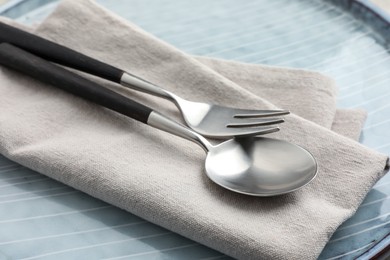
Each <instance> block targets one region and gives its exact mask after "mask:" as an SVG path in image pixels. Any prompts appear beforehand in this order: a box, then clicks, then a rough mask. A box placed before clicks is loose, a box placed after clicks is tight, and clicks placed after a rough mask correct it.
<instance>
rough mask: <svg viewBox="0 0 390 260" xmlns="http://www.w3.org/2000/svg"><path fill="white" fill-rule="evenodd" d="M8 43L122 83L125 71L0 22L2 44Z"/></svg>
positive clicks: (62, 63) (47, 58)
mask: <svg viewBox="0 0 390 260" xmlns="http://www.w3.org/2000/svg"><path fill="white" fill-rule="evenodd" d="M3 42H8V43H11V44H12V45H14V46H17V47H19V48H21V49H24V50H26V51H28V52H30V53H33V54H35V55H37V56H39V57H41V58H43V59H46V60H48V61H52V62H55V63H58V64H61V65H64V66H66V67H70V68H74V69H77V70H80V71H84V72H86V73H89V74H92V75H95V76H97V77H101V78H104V79H107V80H110V81H113V82H117V83H120V81H121V77H122V74H123V73H124V72H123V70H121V69H118V68H115V67H113V66H111V65H108V64H106V63H103V62H101V61H98V60H95V59H93V58H91V57H88V56H86V55H84V54H81V53H79V52H76V51H74V50H72V49H69V48H67V47H65V46H62V45H59V44H57V43H54V42H52V41H49V40H46V39H44V38H42V37H39V36H37V35H34V34H31V33H28V32H26V31H23V30H20V29H17V28H15V27H13V26H10V25H7V24H5V23H2V22H0V43H3Z"/></svg>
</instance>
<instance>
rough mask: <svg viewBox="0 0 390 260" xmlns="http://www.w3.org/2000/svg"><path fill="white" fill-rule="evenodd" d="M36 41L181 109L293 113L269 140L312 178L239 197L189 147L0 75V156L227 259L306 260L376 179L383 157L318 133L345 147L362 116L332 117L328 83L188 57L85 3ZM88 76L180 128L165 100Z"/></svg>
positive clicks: (69, 9)
mask: <svg viewBox="0 0 390 260" xmlns="http://www.w3.org/2000/svg"><path fill="white" fill-rule="evenodd" d="M36 33H37V34H39V35H41V36H43V37H46V38H48V39H51V40H53V41H55V42H58V43H61V44H63V45H66V46H69V47H71V48H73V49H76V50H77V51H80V52H83V53H85V54H87V55H90V56H92V57H95V58H98V59H100V60H102V61H105V62H108V63H111V64H113V65H115V66H118V67H120V68H125V69H126V70H128V71H131V72H132V73H133V74H135V75H137V76H140V77H142V78H144V79H146V80H148V81H151V82H154V83H157V84H158V85H161V86H164V87H165V88H166V89H167V90H169V91H172V92H174V93H177V94H178V95H180V96H183V97H184V98H188V99H190V100H194V101H205V102H214V103H218V104H222V105H229V106H236V107H242V108H248V107H249V108H258V109H274V108H277V107H278V106H280V107H281V108H284V109H290V110H291V111H292V112H293V114H291V115H289V116H287V117H286V123H284V124H283V125H282V130H281V131H280V132H279V133H276V134H272V135H270V136H272V137H275V138H280V139H284V140H287V141H290V142H292V143H295V144H298V145H301V146H302V147H305V148H307V149H308V150H309V151H310V152H311V153H312V154H313V155H314V156H315V157H316V158H317V160H318V164H319V172H318V177H317V178H316V179H315V180H314V181H313V182H312V183H310V184H309V185H308V186H306V187H304V188H303V189H301V190H299V191H296V192H293V193H290V194H287V195H283V196H277V197H272V198H258V197H250V196H245V195H240V194H236V193H233V192H229V191H227V190H225V189H223V188H221V187H219V186H217V185H215V184H214V183H212V182H211V181H210V180H209V179H208V178H207V177H206V175H205V174H204V166H203V165H204V158H205V155H204V152H203V150H202V149H201V148H200V147H197V146H196V144H193V143H190V142H188V141H186V140H183V139H180V138H178V137H175V136H171V135H169V134H167V133H164V132H161V131H159V130H156V129H153V128H151V127H149V126H147V125H143V124H141V123H139V122H136V121H134V120H131V119H128V118H126V117H124V116H121V115H118V114H116V113H114V112H111V111H108V110H106V109H104V108H101V107H98V106H95V105H93V104H90V103H88V102H86V101H83V100H81V99H79V98H77V97H74V96H72V95H69V94H67V93H64V92H62V91H60V90H57V89H54V88H52V87H50V86H48V85H45V84H42V83H39V82H37V81H35V80H32V79H31V78H29V77H25V76H22V75H20V74H18V73H15V72H13V71H10V70H8V69H5V68H1V70H0V82H1V84H0V100H1V102H0V110H1V111H2V112H1V113H0V153H2V154H3V155H5V156H6V157H8V158H10V159H12V160H14V161H16V162H18V163H20V164H22V165H24V166H26V167H29V168H31V169H33V170H36V171H38V172H41V173H43V174H45V175H47V176H50V177H52V178H54V179H56V180H59V181H61V182H63V183H66V184H68V185H70V186H72V187H74V188H77V189H79V190H82V191H84V192H86V193H88V194H90V195H92V196H94V197H97V198H99V199H102V200H104V201H106V202H108V203H111V204H113V205H116V206H118V207H120V208H123V209H125V210H128V211H130V212H132V213H134V214H136V215H138V216H140V217H143V218H145V219H147V220H149V221H151V222H153V223H156V224H158V225H161V226H163V227H165V228H168V229H170V230H172V231H175V232H177V233H179V234H181V235H184V236H186V237H188V238H191V239H193V240H195V241H197V242H200V243H202V244H205V245H207V246H209V247H212V248H214V249H216V250H219V251H221V252H223V253H226V254H228V255H230V256H233V257H236V258H239V259H315V258H316V257H317V256H318V255H319V253H320V252H321V250H322V248H323V247H324V246H325V244H326V242H327V241H328V239H329V237H330V236H331V234H332V233H333V232H334V230H335V229H336V228H337V227H338V226H339V225H340V224H341V223H342V222H343V221H344V220H346V219H347V218H348V217H350V216H351V215H352V214H353V213H354V212H355V210H356V209H357V207H358V205H359V204H360V203H361V201H362V200H363V198H364V196H365V195H366V194H367V192H368V191H369V190H370V188H371V187H372V186H373V185H374V184H375V182H376V181H377V180H378V179H379V178H380V177H381V176H383V174H384V173H385V168H386V167H387V160H388V158H387V156H385V155H383V154H380V153H378V152H375V151H373V150H370V149H368V148H366V147H363V146H362V145H360V144H359V143H357V142H355V141H353V140H351V139H350V138H346V137H343V136H341V135H339V134H337V133H335V132H333V131H331V130H330V129H329V128H331V127H334V128H335V129H337V131H338V132H340V133H344V134H347V135H349V136H350V137H351V138H356V136H357V135H358V134H359V130H360V128H359V127H360V126H361V124H362V122H363V118H364V114H361V113H360V112H356V111H337V112H336V108H335V100H334V96H335V87H334V83H333V82H332V80H330V79H329V78H327V77H325V76H323V75H321V74H318V73H315V72H308V71H303V70H295V69H282V68H273V67H267V66H258V65H244V64H239V63H234V62H223V61H220V60H214V59H208V58H201V57H191V56H189V55H187V54H185V53H183V52H181V51H179V50H177V49H175V48H174V47H172V46H170V45H168V44H166V43H164V42H162V41H160V40H159V39H157V38H155V37H153V36H151V35H149V34H148V33H146V32H144V31H143V30H141V29H140V28H138V27H137V26H135V25H133V24H130V23H129V22H127V21H125V20H124V19H122V18H120V17H118V16H116V15H115V14H112V13H110V12H108V11H107V10H104V9H103V8H101V7H100V6H98V5H97V4H95V3H93V2H91V1H70V0H68V1H64V2H62V3H60V5H59V7H58V8H57V10H56V11H55V12H54V13H53V14H52V15H51V16H50V17H49V18H48V19H47V20H46V21H45V22H44V23H43V24H41V25H40V26H39V28H38V29H37V30H36ZM88 77H90V78H92V79H93V80H95V81H98V82H100V83H102V84H103V85H105V86H107V87H109V88H113V89H115V90H117V91H119V92H121V93H124V94H126V95H129V96H131V97H133V98H134V99H137V100H139V101H141V102H143V103H145V104H148V105H150V106H151V107H153V108H156V109H157V110H158V111H160V112H162V113H164V114H166V115H168V116H169V117H172V118H176V119H177V120H179V118H180V115H179V113H178V111H177V109H176V108H175V107H174V106H173V105H172V104H170V103H168V102H165V101H162V100H161V99H158V98H154V97H150V96H147V95H144V94H139V93H136V92H134V91H131V90H127V89H123V88H120V87H118V86H116V85H114V84H111V83H108V82H106V81H104V80H101V79H97V78H95V77H91V76H88ZM349 115H355V116H356V117H355V118H356V120H355V121H353V126H352V128H351V125H350V122H349V121H348V118H349ZM362 115H363V116H362ZM334 119H335V120H334ZM352 133H353V134H352Z"/></svg>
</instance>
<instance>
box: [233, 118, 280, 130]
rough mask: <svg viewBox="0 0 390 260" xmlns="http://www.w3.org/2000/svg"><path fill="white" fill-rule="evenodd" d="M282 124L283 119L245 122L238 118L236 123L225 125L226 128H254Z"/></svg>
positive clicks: (243, 119)
mask: <svg viewBox="0 0 390 260" xmlns="http://www.w3.org/2000/svg"><path fill="white" fill-rule="evenodd" d="M281 123H284V119H282V118H276V119H258V120H253V118H252V120H250V119H249V120H245V118H240V119H239V120H237V121H236V122H232V123H229V124H227V125H226V127H235V128H241V127H254V126H265V125H275V124H281Z"/></svg>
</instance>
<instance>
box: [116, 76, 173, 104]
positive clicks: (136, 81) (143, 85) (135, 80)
mask: <svg viewBox="0 0 390 260" xmlns="http://www.w3.org/2000/svg"><path fill="white" fill-rule="evenodd" d="M120 84H121V85H123V86H125V87H128V88H131V89H134V90H137V91H141V92H144V93H147V94H151V95H154V96H158V97H162V98H165V99H168V100H172V101H174V102H175V98H174V94H172V93H171V92H169V91H166V90H164V89H162V88H160V87H158V86H156V85H154V84H153V83H151V82H148V81H146V80H144V79H141V78H139V77H137V76H134V75H131V74H129V73H126V72H125V73H123V75H122V77H121V82H120Z"/></svg>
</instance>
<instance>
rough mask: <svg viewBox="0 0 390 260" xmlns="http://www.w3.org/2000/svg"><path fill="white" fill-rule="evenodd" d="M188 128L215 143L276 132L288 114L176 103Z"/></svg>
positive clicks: (204, 104) (180, 101)
mask: <svg viewBox="0 0 390 260" xmlns="http://www.w3.org/2000/svg"><path fill="white" fill-rule="evenodd" d="M177 104H178V107H179V108H180V110H181V112H182V115H183V118H184V120H185V121H186V123H187V125H188V126H189V127H190V128H191V129H193V130H194V131H196V132H198V133H199V134H201V135H203V136H207V137H210V138H216V139H228V138H232V137H242V136H254V135H263V134H269V133H273V132H277V131H279V127H276V126H275V125H276V124H280V123H283V122H284V120H283V119H282V118H280V117H278V116H282V115H287V114H289V113H290V112H289V111H287V110H249V109H237V108H231V107H225V106H219V105H213V104H207V103H200V102H192V101H187V100H179V101H178V102H177Z"/></svg>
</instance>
